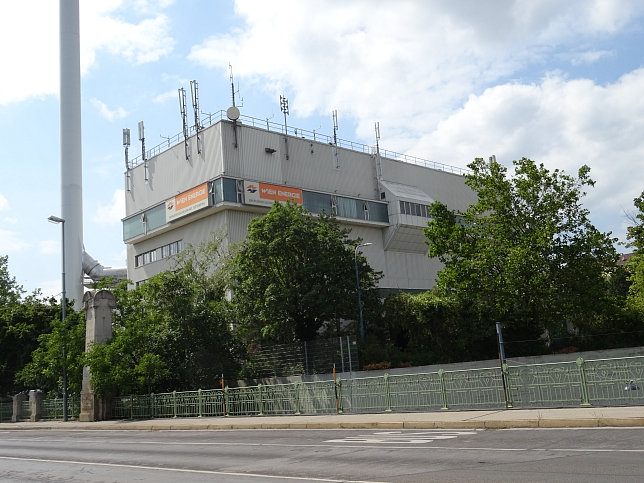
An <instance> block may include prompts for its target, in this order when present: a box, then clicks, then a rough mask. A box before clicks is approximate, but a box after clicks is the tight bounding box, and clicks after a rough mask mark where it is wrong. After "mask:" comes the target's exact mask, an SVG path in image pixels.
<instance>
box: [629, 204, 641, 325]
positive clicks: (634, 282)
mask: <svg viewBox="0 0 644 483" xmlns="http://www.w3.org/2000/svg"><path fill="white" fill-rule="evenodd" d="M633 201H634V204H635V208H637V212H636V213H635V214H634V215H633V217H632V219H631V221H632V222H633V225H632V226H629V227H628V233H627V238H628V240H629V241H630V243H629V246H631V247H633V248H634V253H633V256H632V257H631V258H630V260H629V261H628V265H627V267H628V271H629V273H630V275H629V278H628V279H629V281H630V282H631V286H630V288H629V293H628V304H629V307H630V308H631V309H633V310H634V311H635V312H636V313H638V314H639V316H640V318H642V317H644V192H642V194H641V195H640V196H639V197H637V198H635V199H634V200H633Z"/></svg>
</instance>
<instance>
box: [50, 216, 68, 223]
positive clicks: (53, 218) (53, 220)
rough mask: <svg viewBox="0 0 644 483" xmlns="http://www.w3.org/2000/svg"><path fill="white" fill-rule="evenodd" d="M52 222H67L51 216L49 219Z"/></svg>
mask: <svg viewBox="0 0 644 483" xmlns="http://www.w3.org/2000/svg"><path fill="white" fill-rule="evenodd" d="M47 219H48V220H49V221H50V222H52V223H65V220H64V219H62V218H59V217H58V216H54V215H51V216H50V217H49V218H47Z"/></svg>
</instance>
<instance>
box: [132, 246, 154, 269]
mask: <svg viewBox="0 0 644 483" xmlns="http://www.w3.org/2000/svg"><path fill="white" fill-rule="evenodd" d="M156 261H157V250H156V248H155V249H154V250H150V251H148V252H145V253H141V254H140V255H137V256H136V257H134V266H135V267H141V266H143V265H147V264H148V263H152V262H156Z"/></svg>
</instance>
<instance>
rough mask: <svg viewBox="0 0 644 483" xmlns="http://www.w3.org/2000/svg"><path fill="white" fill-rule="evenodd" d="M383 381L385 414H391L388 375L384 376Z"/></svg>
mask: <svg viewBox="0 0 644 483" xmlns="http://www.w3.org/2000/svg"><path fill="white" fill-rule="evenodd" d="M384 380H385V401H386V407H385V412H391V388H390V387H389V374H385V375H384Z"/></svg>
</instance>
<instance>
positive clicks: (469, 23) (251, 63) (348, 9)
mask: <svg viewBox="0 0 644 483" xmlns="http://www.w3.org/2000/svg"><path fill="white" fill-rule="evenodd" d="M632 3H633V2H628V1H626V0H622V1H615V2H605V1H602V0H596V1H594V2H592V3H589V2H587V1H585V0H574V1H568V2H565V3H562V2H560V1H558V0H557V1H555V0H548V1H540V2H534V1H532V0H503V1H499V2H495V6H494V8H490V6H489V5H488V4H487V3H486V2H479V1H459V2H419V1H413V0H408V1H398V2H396V4H395V6H393V5H392V4H391V3H390V2H384V1H373V0H356V1H353V2H351V3H347V2H334V1H321V2H316V3H310V2H299V1H294V0H292V1H284V2H281V3H280V6H279V7H278V8H276V6H275V4H274V3H272V2H264V1H260V0H248V1H241V0H240V1H237V2H236V4H235V10H236V13H237V14H238V15H239V16H241V17H242V18H243V19H244V21H245V24H244V26H243V28H241V29H238V30H235V31H231V32H227V33H224V34H217V35H214V36H211V37H209V38H208V39H206V40H204V41H203V42H202V43H201V44H200V45H196V46H194V47H193V48H192V50H191V52H190V56H189V58H190V59H191V60H193V61H195V62H198V63H200V64H201V65H204V66H208V67H212V68H216V69H221V70H222V71H224V70H226V69H227V67H228V62H229V61H232V63H233V64H234V66H235V73H236V74H237V75H239V76H240V77H244V78H245V82H247V83H248V82H251V83H257V84H259V85H262V86H264V88H265V90H266V91H267V92H268V93H269V95H272V96H274V97H275V98H276V99H277V96H278V95H279V94H281V93H285V94H286V95H287V97H288V98H289V100H290V101H291V102H290V106H289V107H290V108H291V112H292V113H296V114H297V115H300V116H307V115H310V114H311V113H313V112H317V113H330V112H331V111H332V110H334V109H338V110H339V112H340V116H341V117H344V116H349V117H352V118H354V119H356V121H357V123H358V134H359V136H361V137H363V138H368V139H371V138H373V134H372V133H373V122H374V121H381V129H382V130H383V135H384V133H385V132H387V133H388V135H389V136H390V137H392V138H396V139H397V140H399V141H397V144H398V146H393V148H394V149H404V144H405V139H413V138H415V137H416V136H418V135H420V134H422V133H425V132H427V131H428V130H433V129H434V128H435V127H436V125H437V123H438V122H439V121H440V120H442V119H444V118H445V117H446V116H448V115H450V114H451V112H452V111H453V109H454V108H455V107H459V106H461V105H462V103H463V102H464V101H465V100H466V99H467V96H468V95H469V94H471V93H480V92H482V91H483V90H484V88H485V87H487V86H488V85H490V83H493V82H499V81H503V80H505V79H507V78H508V77H512V76H513V75H514V74H515V72H518V71H521V70H523V69H526V68H527V67H528V66H531V65H535V64H537V65H541V64H542V62H543V61H544V59H545V58H547V57H549V56H551V55H555V54H561V52H562V50H561V49H563V52H565V51H566V50H568V49H570V50H573V51H574V52H577V51H578V49H579V47H578V45H579V42H580V40H582V39H591V38H592V37H593V36H596V35H605V34H606V33H610V32H615V31H617V30H618V29H620V28H622V27H623V26H624V25H626V24H627V23H628V22H629V21H632V19H633V16H634V15H636V14H641V12H642V9H643V7H644V4H641V5H632ZM597 12H600V14H598V13H597ZM312 18H314V19H315V21H314V22H311V19H312ZM280 26H287V27H284V28H281V27H280ZM590 57H592V56H591V54H588V55H587V60H592V59H591V58H590Z"/></svg>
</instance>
